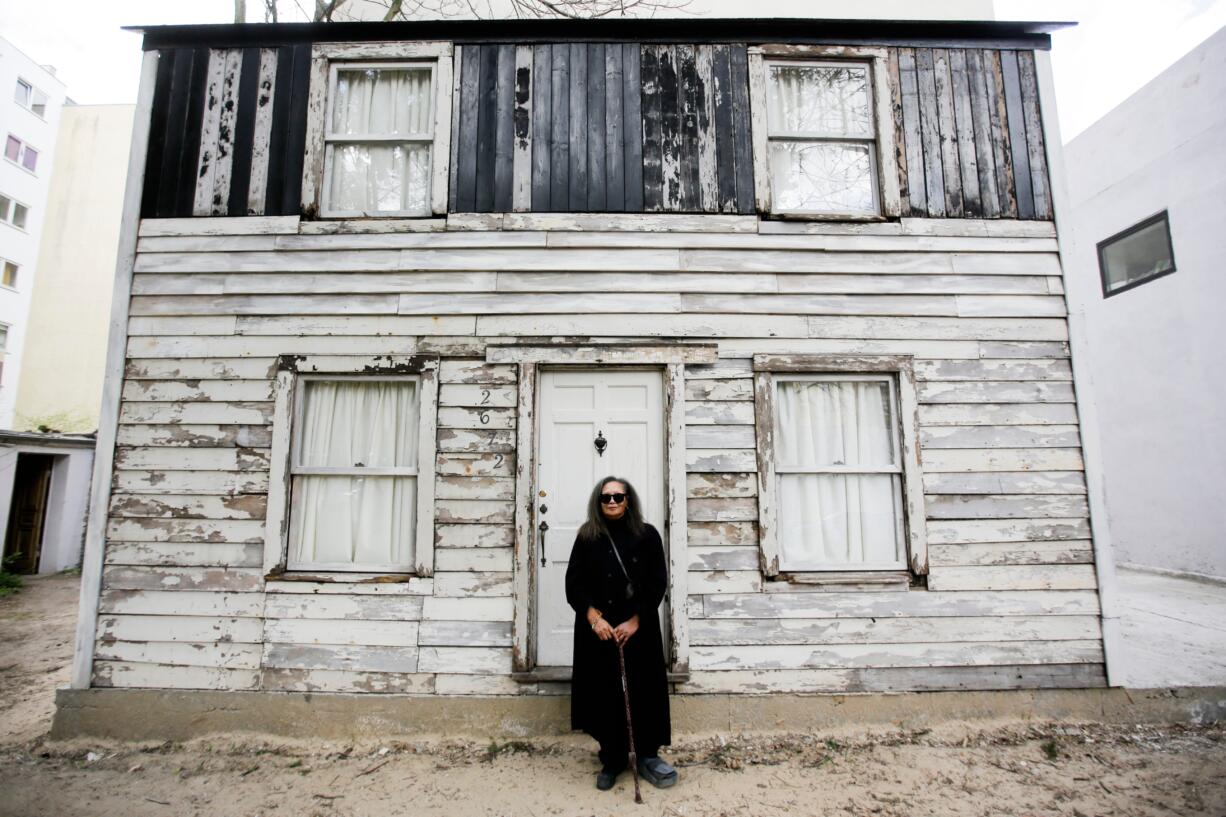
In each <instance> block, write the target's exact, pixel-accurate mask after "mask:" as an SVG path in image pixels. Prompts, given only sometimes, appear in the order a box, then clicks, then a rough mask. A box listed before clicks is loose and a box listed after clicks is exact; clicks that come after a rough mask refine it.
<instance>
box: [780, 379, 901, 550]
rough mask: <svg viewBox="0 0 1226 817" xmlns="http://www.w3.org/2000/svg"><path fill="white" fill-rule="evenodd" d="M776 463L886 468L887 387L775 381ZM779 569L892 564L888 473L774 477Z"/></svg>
mask: <svg viewBox="0 0 1226 817" xmlns="http://www.w3.org/2000/svg"><path fill="white" fill-rule="evenodd" d="M776 401H777V403H776V411H777V413H778V419H779V423H778V427H777V430H776V438H775V452H776V457H777V465H778V466H779V467H780V469H781V471H782V469H784V468H787V467H799V468H822V467H826V466H848V467H849V468H850V469H851V470H853V471H854V470H855V469H856V467H857V466H865V467H889V466H891V465H893V464H894V463H895V462H896V458H897V454H896V452H895V451H894V436H893V432H892V429H891V428H890V390H889V384H888V383H885V382H882V381H876V382H854V381H824V382H812V381H804V382H802V381H780V382H779V383H778V389H777V391H776ZM778 480H779V539H780V544H781V547H782V551H783V565H784V566H785V567H789V568H791V569H800V570H803V569H806V568H813V567H818V566H823V567H829V566H843V565H846V566H848V567H855V566H856V565H861V564H868V565H882V564H892V563H895V562H898V561H899V560H900V551H899V541H898V536H897V531H896V518H897V517H896V512H897V503H898V502H899V501H900V499H901V496H900V488H901V486H900V484H899V480H898V477H897V475H895V474H789V473H780V474H779V475H778Z"/></svg>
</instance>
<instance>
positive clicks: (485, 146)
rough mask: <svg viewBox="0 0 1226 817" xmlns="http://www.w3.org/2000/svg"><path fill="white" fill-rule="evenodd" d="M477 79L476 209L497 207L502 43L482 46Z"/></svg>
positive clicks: (489, 209)
mask: <svg viewBox="0 0 1226 817" xmlns="http://www.w3.org/2000/svg"><path fill="white" fill-rule="evenodd" d="M478 48H479V49H480V58H479V60H478V68H477V70H478V77H479V78H478V80H477V93H478V97H477V98H478V102H477V162H476V164H477V185H476V186H477V190H476V197H475V203H474V207H473V210H474V211H475V212H478V213H489V212H491V211H492V210H493V209H494V162H495V161H496V159H497V156H496V154H495V146H494V139H495V137H496V135H497V127H498V46H496V45H482V46H478Z"/></svg>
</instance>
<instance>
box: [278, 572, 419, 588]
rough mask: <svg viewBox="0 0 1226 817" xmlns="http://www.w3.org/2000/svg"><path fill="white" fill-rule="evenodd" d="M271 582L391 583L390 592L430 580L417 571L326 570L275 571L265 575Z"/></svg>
mask: <svg viewBox="0 0 1226 817" xmlns="http://www.w3.org/2000/svg"><path fill="white" fill-rule="evenodd" d="M264 581H265V582H266V583H267V584H269V585H272V584H350V585H352V584H364V585H389V588H388V592H393V593H394V592H404V593H408V592H412V591H410V590H407V589H401V590H399V591H398V590H396V589H395V588H397V587H401V588H407V587H408V586H410V585H411V584H412V583H413V582H418V583H420V582H422V581H429V580H428V579H423V578H422V577H421V576H418V575H417V574H416V573H356V572H355V573H338V572H326V571H307V570H303V571H292V572H291V571H282V572H278V571H273V572H271V573H269V574H267V575H266V576H264Z"/></svg>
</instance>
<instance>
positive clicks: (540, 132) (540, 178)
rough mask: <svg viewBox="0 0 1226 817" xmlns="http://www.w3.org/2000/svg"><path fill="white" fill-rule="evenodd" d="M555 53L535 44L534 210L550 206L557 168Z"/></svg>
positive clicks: (533, 87)
mask: <svg viewBox="0 0 1226 817" xmlns="http://www.w3.org/2000/svg"><path fill="white" fill-rule="evenodd" d="M552 91H553V52H552V49H551V48H550V46H548V45H535V46H533V47H532V210H533V211H534V212H542V211H545V210H548V209H550V208H549V193H550V187H551V177H550V169H551V168H552V167H553V162H552V158H553V156H552V152H553V142H552V139H551V135H552V127H553V93H552Z"/></svg>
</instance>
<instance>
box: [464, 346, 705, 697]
mask: <svg viewBox="0 0 1226 817" xmlns="http://www.w3.org/2000/svg"><path fill="white" fill-rule="evenodd" d="M717 360H718V355H717V347H716V346H715V344H671V345H664V344H661V345H650V346H648V345H639V346H634V345H627V344H616V345H612V344H610V345H600V344H581V345H562V344H559V345H550V346H519V345H515V346H489V347H487V349H486V362H488V363H515V364H517V366H518V375H519V377H518V384H519V385H518V399H517V415H516V416H517V423H516V425H517V431H516V445H515V449H516V458H515V555H514V560H515V562H514V573H513V578H512V586H513V593H514V611H513V617H512V623H511V646H512V659H513V666H514V671H515V673H516V674H517V675H519V676H520V677H521V678H522V679H523V680H525V681H535V680H540V679H539V678H537V677H536V676H535V675H534V674H533V672H534V670H535V669H536V666H537V664H536V633H535V625H534V622H535V620H536V616H535V604H536V598H537V592H536V587H535V583H536V571H535V569H534V563H533V559H534V557H535V555H536V547H537V542H536V537H535V536H534V535H533V534H534V532H535V531H536V524H537V519H536V508H537V503H536V495H537V490H538V488H537V485H536V447H537V437H538V434H537V423H538V413H537V400H538V391H539V390H538V388H537V385H538V381H539V374H540V369H541V367H542V366H545V367H548V368H561V367H569V366H574V367H576V368H582V369H589V370H599V369H602V368H606V367H608V368H640V369H642V368H654V369H656V370H660V371H662V372H663V379H664V482H665V504H664V526H665V537H666V539H667V541H668V554H667V556H668V560H667V561H668V632H667V634H666V636H667V638H668V664H669V666H668V670H669V673H670V674H671V675H672V676H673V677H674V678H678V677H685V676H688V674H689V664H690V637H689V618H688V617H687V615H686V602H687V597H688V590H687V571H688V570H689V553H688V550H689V549H688V547H687V543H686V538H687V537H686V488H685V473H686V472H685V364H686V363H714V362H716V361H717Z"/></svg>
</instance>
